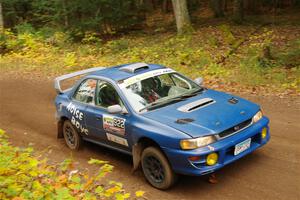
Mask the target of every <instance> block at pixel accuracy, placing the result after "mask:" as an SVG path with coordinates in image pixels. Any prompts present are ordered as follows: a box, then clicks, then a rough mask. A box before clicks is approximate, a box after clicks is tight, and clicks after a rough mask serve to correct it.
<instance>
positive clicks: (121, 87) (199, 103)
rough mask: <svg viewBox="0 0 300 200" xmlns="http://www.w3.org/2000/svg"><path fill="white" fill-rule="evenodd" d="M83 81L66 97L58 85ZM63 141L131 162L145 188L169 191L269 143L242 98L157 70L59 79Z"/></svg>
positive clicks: (255, 111)
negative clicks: (181, 178)
mask: <svg viewBox="0 0 300 200" xmlns="http://www.w3.org/2000/svg"><path fill="white" fill-rule="evenodd" d="M80 75H81V76H83V77H82V78H81V79H80V80H79V81H78V82H77V83H76V84H75V85H74V86H73V87H71V88H69V89H65V90H62V88H61V82H62V81H64V80H66V79H71V78H73V77H75V76H80ZM55 88H56V90H57V93H58V95H57V97H56V100H55V105H56V110H57V114H56V117H57V121H58V137H59V138H64V139H65V141H66V144H67V146H68V147H69V148H71V149H74V150H75V149H78V148H80V146H81V144H82V140H86V141H90V142H94V143H96V144H99V145H102V146H105V147H108V148H111V149H115V150H118V151H120V152H123V153H127V154H130V155H132V157H133V167H134V169H137V168H138V167H139V166H141V167H142V170H143V173H144V175H145V177H146V179H147V181H148V182H149V183H150V184H151V185H152V186H154V187H156V188H159V189H167V188H169V187H170V186H172V185H173V184H174V183H175V181H176V177H177V176H176V174H187V175H205V174H209V173H212V172H214V171H216V170H218V169H220V168H222V167H223V166H225V165H227V164H229V163H231V162H233V161H235V160H238V159H239V158H241V157H243V156H245V155H247V154H249V153H251V152H252V151H254V150H255V149H257V148H259V147H261V146H262V145H264V144H266V143H267V142H268V140H269V138H270V135H269V127H268V123H269V119H268V118H267V117H265V116H263V113H262V111H261V109H260V107H259V106H258V105H256V104H254V103H252V102H249V101H247V100H245V99H242V98H240V97H236V96H233V95H231V94H226V93H223V92H217V91H214V90H211V89H207V88H205V87H203V86H202V79H201V78H198V79H196V80H195V81H192V80H190V79H188V78H186V77H185V76H183V75H181V74H179V73H178V72H176V71H174V70H172V69H170V68H166V67H164V66H161V65H156V64H146V63H134V64H126V65H120V66H116V67H110V68H91V69H87V70H82V71H78V72H74V73H71V74H67V75H63V76H60V77H58V78H56V79H55Z"/></svg>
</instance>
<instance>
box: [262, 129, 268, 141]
mask: <svg viewBox="0 0 300 200" xmlns="http://www.w3.org/2000/svg"><path fill="white" fill-rule="evenodd" d="M267 133H268V129H267V128H266V127H265V128H263V129H262V131H261V138H262V139H265V138H266V137H267Z"/></svg>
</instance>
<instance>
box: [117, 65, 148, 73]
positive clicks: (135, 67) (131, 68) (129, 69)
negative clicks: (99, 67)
mask: <svg viewBox="0 0 300 200" xmlns="http://www.w3.org/2000/svg"><path fill="white" fill-rule="evenodd" d="M142 69H149V65H148V64H146V63H134V64H130V65H126V66H124V67H121V68H120V70H122V71H124V72H128V73H135V72H137V71H138V70H142Z"/></svg>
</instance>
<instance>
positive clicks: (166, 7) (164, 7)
mask: <svg viewBox="0 0 300 200" xmlns="http://www.w3.org/2000/svg"><path fill="white" fill-rule="evenodd" d="M169 3H170V2H169V0H163V3H162V11H163V12H164V13H167V12H169Z"/></svg>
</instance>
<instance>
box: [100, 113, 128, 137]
mask: <svg viewBox="0 0 300 200" xmlns="http://www.w3.org/2000/svg"><path fill="white" fill-rule="evenodd" d="M125 121H126V120H125V119H123V118H119V117H114V116H111V115H103V129H104V130H105V131H107V132H111V133H118V134H121V135H124V134H125Z"/></svg>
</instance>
